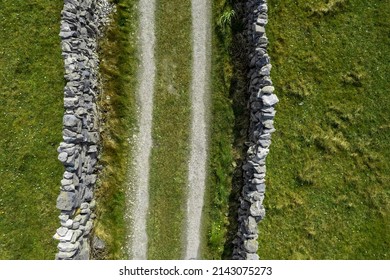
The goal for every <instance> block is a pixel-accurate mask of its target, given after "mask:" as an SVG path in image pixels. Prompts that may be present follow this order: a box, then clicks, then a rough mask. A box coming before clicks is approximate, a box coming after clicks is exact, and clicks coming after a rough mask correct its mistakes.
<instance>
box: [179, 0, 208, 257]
mask: <svg viewBox="0 0 390 280" xmlns="http://www.w3.org/2000/svg"><path fill="white" fill-rule="evenodd" d="M192 40H193V62H192V63H193V66H192V85H191V106H192V108H191V109H192V125H191V143H190V147H191V155H190V160H189V165H188V166H189V170H188V172H189V173H188V202H187V221H186V223H187V232H186V252H185V259H198V258H199V246H200V229H201V218H202V209H203V200H204V191H205V181H206V162H207V144H208V143H207V104H208V103H209V102H208V93H209V90H208V79H209V72H210V46H211V44H210V3H209V0H192Z"/></svg>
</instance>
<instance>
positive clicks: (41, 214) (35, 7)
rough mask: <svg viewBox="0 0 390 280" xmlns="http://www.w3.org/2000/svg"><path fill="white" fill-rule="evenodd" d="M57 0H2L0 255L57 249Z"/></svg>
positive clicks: (45, 255) (37, 254)
mask: <svg viewBox="0 0 390 280" xmlns="http://www.w3.org/2000/svg"><path fill="white" fill-rule="evenodd" d="M62 6H63V3H62V2H61V1H43V0H34V1H21V0H12V1H11V0H2V1H1V2H0V112H1V113H0V130H1V131H2V135H1V137H0V182H1V183H0V259H54V256H55V253H56V251H57V248H56V244H57V242H56V241H55V240H53V239H52V236H53V234H54V233H55V230H56V229H57V227H58V218H57V216H58V213H59V211H58V210H57V209H56V207H55V205H56V198H57V195H58V191H59V186H60V185H59V183H60V180H61V176H62V172H63V167H62V165H61V164H60V162H59V161H58V160H57V156H58V153H57V151H56V149H57V146H58V144H59V143H60V141H61V131H62V116H63V86H64V79H63V60H62V57H61V47H60V39H59V37H58V32H59V22H60V15H61V9H62ZM47 15H51V16H50V17H48V16H47Z"/></svg>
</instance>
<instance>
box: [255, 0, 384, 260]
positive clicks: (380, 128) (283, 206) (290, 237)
mask: <svg viewBox="0 0 390 280" xmlns="http://www.w3.org/2000/svg"><path fill="white" fill-rule="evenodd" d="M269 17H270V22H269V25H268V33H267V34H268V37H269V40H270V55H271V58H272V62H273V66H274V67H273V69H272V79H273V82H274V84H275V88H276V90H277V94H278V96H279V99H280V104H278V106H277V110H278V113H277V115H276V119H275V123H276V127H277V132H276V133H275V135H274V137H273V140H274V141H273V144H272V147H271V153H270V155H269V158H268V166H267V167H268V168H267V171H268V174H267V176H268V190H267V197H266V200H265V203H266V208H267V210H268V212H267V217H266V219H265V220H264V221H263V222H262V223H261V225H260V246H259V254H260V255H261V256H262V258H265V259H389V257H390V255H389V249H390V243H389V242H390V241H389V240H390V224H389V222H388V221H389V220H390V185H389V177H390V175H389V174H390V164H389V161H388V159H389V157H390V144H389V143H390V133H389V127H390V126H389V124H390V123H389V121H390V115H389V113H388V108H389V105H390V98H389V94H388V88H389V85H390V84H389V80H388V79H387V73H389V70H390V63H389V62H390V61H389V59H390V44H389V43H390V40H389V39H390V38H389V35H390V33H389V30H390V20H389V18H390V2H388V1H360V0H351V1H341V0H336V1H333V0H331V1H319V0H317V1H303V0H302V1H284V2H277V1H269Z"/></svg>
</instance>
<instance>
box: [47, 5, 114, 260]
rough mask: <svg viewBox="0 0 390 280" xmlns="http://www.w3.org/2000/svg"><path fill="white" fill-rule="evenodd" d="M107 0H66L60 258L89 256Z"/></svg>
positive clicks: (61, 32) (62, 34)
mask: <svg viewBox="0 0 390 280" xmlns="http://www.w3.org/2000/svg"><path fill="white" fill-rule="evenodd" d="M107 7H109V5H108V3H107V2H106V1H105V0H64V8H63V10H62V14H61V15H62V18H61V31H60V34H59V35H60V37H61V46H62V56H63V58H64V64H65V80H66V85H65V88H64V107H65V113H64V117H63V130H62V136H63V142H61V143H60V146H59V148H58V152H59V155H58V159H59V160H60V161H61V162H62V163H63V165H64V167H65V172H64V175H63V179H62V180H61V187H60V194H59V196H58V198H57V208H58V209H59V210H60V211H61V214H60V216H59V219H60V223H61V227H60V228H59V229H57V232H56V234H55V235H54V238H55V239H56V240H58V241H59V244H58V249H59V252H58V253H57V254H56V259H89V241H88V240H89V234H90V232H91V230H92V225H93V219H94V217H95V215H94V214H93V213H92V210H93V209H94V207H95V201H94V199H93V193H94V187H95V183H96V179H97V175H96V174H97V168H96V167H97V161H98V154H99V140H100V137H99V123H98V110H97V106H96V99H97V95H98V93H99V89H98V64H99V61H98V57H97V52H96V51H97V39H98V37H99V34H100V31H99V28H100V27H101V25H102V23H104V22H107V18H108V17H107V12H109V9H107Z"/></svg>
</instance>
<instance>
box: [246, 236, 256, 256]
mask: <svg viewBox="0 0 390 280" xmlns="http://www.w3.org/2000/svg"><path fill="white" fill-rule="evenodd" d="M258 247H259V244H258V242H257V241H256V240H254V239H248V240H245V241H244V248H245V250H246V251H247V252H248V253H256V252H257V249H258Z"/></svg>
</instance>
